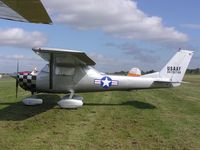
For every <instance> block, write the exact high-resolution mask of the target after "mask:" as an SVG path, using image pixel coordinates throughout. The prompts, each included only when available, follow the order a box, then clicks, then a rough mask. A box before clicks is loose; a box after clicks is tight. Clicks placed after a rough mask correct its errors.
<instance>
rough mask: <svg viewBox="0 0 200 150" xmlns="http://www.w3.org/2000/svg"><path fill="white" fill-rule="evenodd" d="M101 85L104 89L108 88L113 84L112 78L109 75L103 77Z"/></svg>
mask: <svg viewBox="0 0 200 150" xmlns="http://www.w3.org/2000/svg"><path fill="white" fill-rule="evenodd" d="M101 86H102V87H103V88H104V89H108V88H109V87H110V86H112V79H111V78H110V77H108V76H105V77H103V78H101Z"/></svg>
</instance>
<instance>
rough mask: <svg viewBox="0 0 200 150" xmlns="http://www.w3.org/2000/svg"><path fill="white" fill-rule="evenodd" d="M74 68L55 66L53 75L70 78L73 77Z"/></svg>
mask: <svg viewBox="0 0 200 150" xmlns="http://www.w3.org/2000/svg"><path fill="white" fill-rule="evenodd" d="M74 73H75V68H74V67H63V66H56V68H55V74H56V75H61V76H71V75H74Z"/></svg>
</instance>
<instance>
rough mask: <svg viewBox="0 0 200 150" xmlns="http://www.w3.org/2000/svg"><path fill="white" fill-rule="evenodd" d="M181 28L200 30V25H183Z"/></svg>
mask: <svg viewBox="0 0 200 150" xmlns="http://www.w3.org/2000/svg"><path fill="white" fill-rule="evenodd" d="M181 26H182V27H186V28H190V29H200V24H192V23H188V24H182V25H181Z"/></svg>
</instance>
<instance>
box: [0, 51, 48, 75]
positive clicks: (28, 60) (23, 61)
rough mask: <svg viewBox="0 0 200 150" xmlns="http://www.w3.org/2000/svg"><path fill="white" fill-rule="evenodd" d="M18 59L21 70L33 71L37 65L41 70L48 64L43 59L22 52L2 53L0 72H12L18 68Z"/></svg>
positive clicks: (0, 56)
mask: <svg viewBox="0 0 200 150" xmlns="http://www.w3.org/2000/svg"><path fill="white" fill-rule="evenodd" d="M17 61H18V62H19V70H20V71H32V70H33V69H34V68H35V67H36V68H37V69H38V70H40V69H41V68H42V67H44V65H45V64H46V62H45V61H43V59H41V58H40V57H39V56H37V55H36V57H30V56H25V55H22V54H12V55H0V66H1V67H0V73H3V72H4V73H12V72H15V71H16V69H17Z"/></svg>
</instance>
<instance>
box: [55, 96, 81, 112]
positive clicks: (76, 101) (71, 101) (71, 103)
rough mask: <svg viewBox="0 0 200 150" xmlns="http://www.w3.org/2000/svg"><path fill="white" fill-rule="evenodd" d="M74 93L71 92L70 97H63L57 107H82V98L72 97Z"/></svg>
mask: <svg viewBox="0 0 200 150" xmlns="http://www.w3.org/2000/svg"><path fill="white" fill-rule="evenodd" d="M73 94H74V93H73V92H72V93H71V94H70V95H66V96H64V97H63V98H62V99H61V100H60V101H59V102H58V105H59V106H60V107H61V108H69V109H73V108H79V107H82V106H83V97H81V96H78V95H73Z"/></svg>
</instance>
